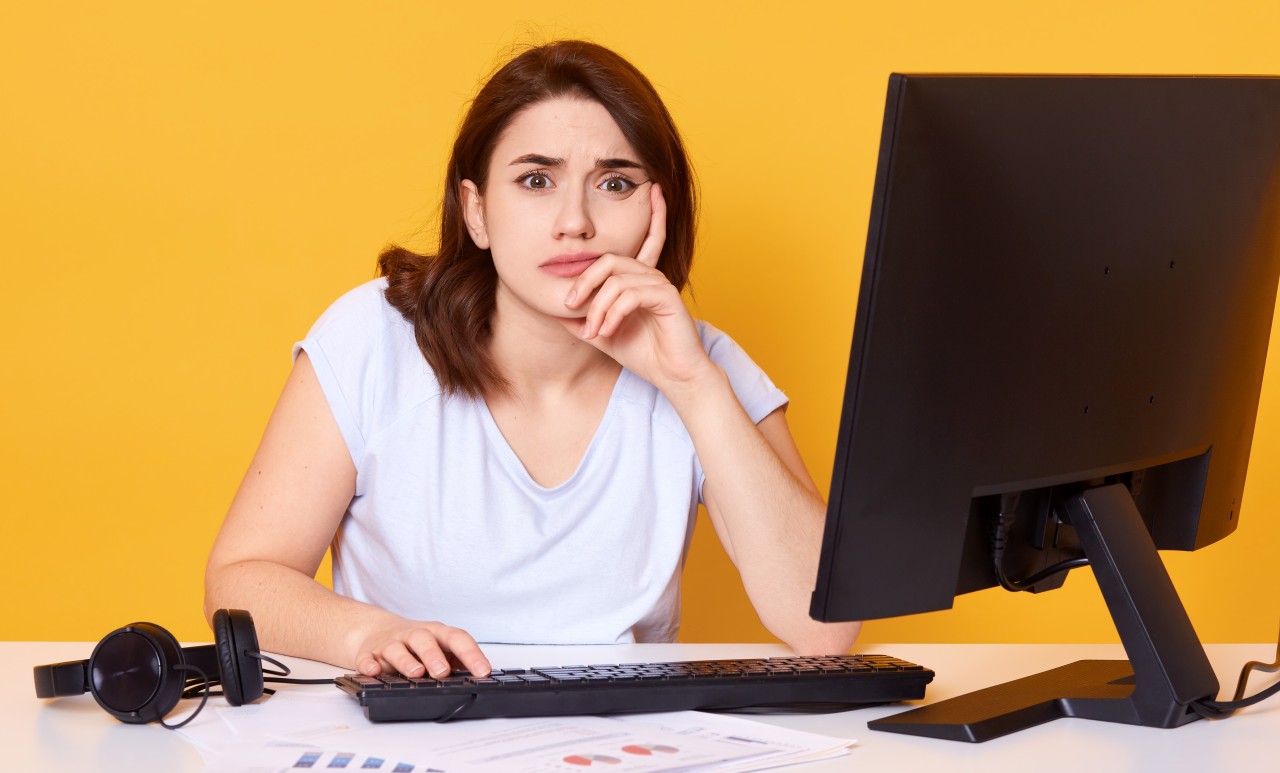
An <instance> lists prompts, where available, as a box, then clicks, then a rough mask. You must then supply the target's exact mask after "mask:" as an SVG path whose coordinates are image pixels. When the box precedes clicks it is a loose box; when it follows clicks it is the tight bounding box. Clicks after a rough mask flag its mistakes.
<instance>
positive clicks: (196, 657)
mask: <svg viewBox="0 0 1280 773" xmlns="http://www.w3.org/2000/svg"><path fill="white" fill-rule="evenodd" d="M213 638H214V643H213V644H206V645H203V646H199V647H185V648H184V647H181V646H179V645H178V640H177V639H175V638H174V636H173V634H171V633H169V632H168V631H166V630H165V629H163V628H161V627H160V626H158V625H155V624H154V623H133V624H131V625H127V626H125V627H124V628H118V629H116V630H114V631H112V632H111V633H109V634H107V635H106V637H105V638H103V639H102V641H100V642H98V646H96V647H94V648H93V654H92V655H91V656H90V657H89V659H88V660H73V661H68V662H66V663H53V664H50V665H47V666H36V667H35V680H36V697H37V698H60V697H63V696H68V695H83V694H84V693H86V692H88V693H92V694H93V698H94V700H96V701H97V702H98V705H99V706H101V707H102V708H103V709H105V710H106V711H107V713H109V714H111V716H113V717H115V718H116V719H118V720H120V721H121V722H128V723H130V724H142V723H144V722H155V721H159V722H160V724H162V725H164V726H165V727H169V728H178V727H181V726H182V725H184V724H186V723H187V722H190V721H191V720H192V719H195V717H196V714H199V713H200V709H202V708H204V702H205V700H207V699H208V697H209V694H210V693H209V688H211V687H213V686H216V685H221V686H222V694H223V696H225V697H226V699H227V703H230V704H231V705H232V706H240V705H242V704H245V703H250V702H252V701H255V700H257V699H258V698H260V697H262V694H263V693H264V692H267V693H270V692H271V690H267V689H266V688H265V687H264V685H263V682H264V681H270V682H291V683H301V684H331V683H332V682H333V680H332V679H312V680H304V679H265V678H264V677H263V674H264V673H267V674H272V675H275V676H280V677H284V676H288V674H289V669H288V667H287V666H285V665H284V664H283V663H280V662H279V661H277V660H274V659H272V658H269V657H267V656H266V655H263V654H262V652H261V651H259V649H258V633H257V631H256V630H255V629H254V627H253V618H252V617H250V616H249V613H248V612H246V611H244V610H242V609H219V610H218V611H217V612H215V613H214V615H213ZM263 661H266V662H268V663H271V664H273V665H275V666H277V667H278V668H279V669H280V671H270V670H268V671H265V672H264V670H263V668H262V662H263ZM197 694H201V695H202V699H201V701H200V706H199V708H197V709H196V713H195V714H192V715H191V716H190V717H188V718H187V719H186V720H184V721H183V722H181V723H180V724H177V725H167V724H165V722H164V717H165V715H167V714H168V713H169V712H170V711H172V710H173V709H174V707H175V706H177V705H178V701H179V700H180V699H182V698H188V697H194V696H195V695H197Z"/></svg>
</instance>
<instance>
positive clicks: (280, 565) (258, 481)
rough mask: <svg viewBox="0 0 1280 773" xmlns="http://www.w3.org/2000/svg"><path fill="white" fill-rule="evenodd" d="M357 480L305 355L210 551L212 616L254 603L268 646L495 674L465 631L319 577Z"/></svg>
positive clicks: (411, 671) (387, 665)
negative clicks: (362, 598)
mask: <svg viewBox="0 0 1280 773" xmlns="http://www.w3.org/2000/svg"><path fill="white" fill-rule="evenodd" d="M355 478H356V471H355V466H354V464H352V461H351V456H350V454H349V453H348V452H347V448H346V444H345V443H344V442H343V439H342V435H341V433H340V432H339V430H338V425H337V422H335V421H334V418H333V414H332V412H331V411H330V410H329V406H328V404H327V403H326V402H325V398H324V394H323V392H322V391H321V389H320V385H319V383H318V382H317V381H316V376H315V371H314V370H313V369H312V367H311V362H310V360H309V359H308V358H307V355H306V353H305V352H304V353H302V354H300V355H298V360H297V362H296V363H294V367H293V372H292V373H291V374H290V375H289V380H288V382H287V383H286V385H285V388H284V392H283V393H282V394H281V396H280V400H279V402H278V403H277V404H276V408H275V411H274V412H273V413H272V415H271V420H270V421H269V422H268V423H267V429H266V432H265V433H264V434H263V437H262V443H261V445H260V446H259V447H258V452H257V454H255V456H254V459H253V462H252V464H251V465H250V467H249V471H248V472H247V473H246V474H245V478H244V481H243V482H242V483H241V484H240V489H239V491H237V492H236V496H235V499H234V501H233V502H232V504H231V509H230V511H229V512H228V513H227V518H226V521H225V522H224V523H223V525H222V530H221V532H219V534H218V539H217V541H216V542H215V543H214V546H213V551H212V553H211V554H210V555H209V564H208V566H207V568H206V570H205V603H204V607H205V616H206V617H209V618H212V616H213V612H214V611H215V610H217V609H223V608H236V609H247V610H249V611H250V612H251V613H252V614H253V617H254V624H255V627H256V628H257V631H258V637H259V643H260V644H261V645H262V646H263V647H264V648H265V649H268V650H271V651H274V652H280V653H283V654H287V655H296V656H299V657H305V658H310V659H312V660H321V661H324V662H326V663H333V664H335V665H339V666H342V667H344V668H352V667H354V668H356V669H358V670H359V671H361V672H363V673H367V674H376V673H379V672H381V671H388V670H390V671H399V672H400V673H404V674H408V675H412V676H417V675H420V674H422V673H423V671H424V670H426V671H430V672H431V673H432V674H433V675H439V674H441V673H444V672H447V671H448V665H447V663H448V662H449V661H450V660H452V661H453V662H454V664H455V665H458V666H460V667H464V668H467V669H470V670H471V671H473V672H475V673H480V674H484V673H488V671H489V663H488V660H487V659H486V658H485V657H484V655H483V654H482V653H481V652H480V648H479V647H478V646H476V643H475V641H474V640H473V639H472V638H471V636H470V635H468V634H467V633H466V632H465V631H462V630H460V629H457V628H452V627H450V626H447V625H444V624H442V623H438V622H418V621H411V620H406V619H404V618H402V617H400V616H398V615H395V614H392V613H391V612H388V611H386V610H384V609H380V608H378V607H374V606H371V605H369V604H364V603H361V602H358V601H355V600H353V599H349V598H345V597H343V596H339V595H338V594H336V593H334V592H333V591H331V590H329V589H328V588H326V587H324V586H323V585H321V584H320V583H318V582H316V581H315V579H314V577H315V573H316V570H317V569H318V568H319V566H320V561H321V559H322V558H323V557H324V553H325V550H326V549H327V548H328V546H329V543H330V542H331V541H332V540H333V535H334V533H335V532H336V531H337V529H338V524H339V523H340V522H341V520H342V516H343V514H344V513H345V512H346V509H347V505H348V504H349V503H350V501H351V498H352V497H353V496H354V494H355ZM424 665H425V668H424Z"/></svg>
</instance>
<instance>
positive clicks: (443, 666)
mask: <svg viewBox="0 0 1280 773" xmlns="http://www.w3.org/2000/svg"><path fill="white" fill-rule="evenodd" d="M429 668H430V670H431V675H432V676H446V675H448V673H449V665H448V664H447V663H445V662H444V661H443V660H433V661H431V665H430V666H429Z"/></svg>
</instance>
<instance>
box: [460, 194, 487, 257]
mask: <svg viewBox="0 0 1280 773" xmlns="http://www.w3.org/2000/svg"><path fill="white" fill-rule="evenodd" d="M461 193H462V218H463V219H464V220H466V221H467V231H468V232H469V233H470V234H471V241H473V242H475V244H476V246H477V247H479V248H480V249H482V250H487V249H489V232H488V231H487V230H485V227H484V199H483V198H482V197H481V196H480V189H479V188H477V187H476V184H475V183H473V182H471V181H470V180H463V181H462V191H461Z"/></svg>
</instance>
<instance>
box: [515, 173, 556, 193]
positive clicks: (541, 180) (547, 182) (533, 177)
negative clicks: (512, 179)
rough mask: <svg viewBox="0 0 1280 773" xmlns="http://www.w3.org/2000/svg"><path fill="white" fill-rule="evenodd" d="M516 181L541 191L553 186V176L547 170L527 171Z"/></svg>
mask: <svg viewBox="0 0 1280 773" xmlns="http://www.w3.org/2000/svg"><path fill="white" fill-rule="evenodd" d="M516 182H517V183H519V184H520V185H522V186H524V187H525V188H529V189H530V190H535V191H541V190H546V189H547V188H551V187H553V186H552V184H551V178H550V177H548V176H547V174H546V173H545V172H526V173H525V174H522V175H520V176H519V177H517V178H516Z"/></svg>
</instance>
